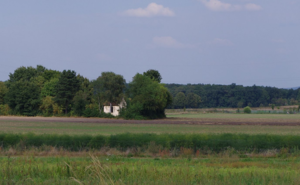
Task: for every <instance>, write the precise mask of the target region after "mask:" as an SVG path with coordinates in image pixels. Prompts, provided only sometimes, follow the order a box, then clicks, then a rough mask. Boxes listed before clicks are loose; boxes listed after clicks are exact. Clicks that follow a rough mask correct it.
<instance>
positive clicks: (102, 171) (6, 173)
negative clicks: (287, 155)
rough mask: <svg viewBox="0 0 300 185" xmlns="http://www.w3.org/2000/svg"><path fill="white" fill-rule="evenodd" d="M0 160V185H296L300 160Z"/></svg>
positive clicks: (299, 178)
mask: <svg viewBox="0 0 300 185" xmlns="http://www.w3.org/2000/svg"><path fill="white" fill-rule="evenodd" d="M0 162H1V166H0V184H174V185H175V184H176V185H177V184H234V185H235V184H300V177H299V173H300V171H299V167H298V165H297V164H295V163H299V161H294V160H293V159H292V158H291V159H287V160H286V159H285V160H284V161H283V160H278V159H273V160H270V161H268V160H261V161H260V160H258V161H245V160H244V161H241V160H235V159H214V158H212V159H205V160H187V159H173V160H170V159H166V160H153V159H136V160H134V159H126V158H116V157H114V158H113V157H110V158H100V159H96V158H94V159H90V158H35V157H29V156H27V157H18V158H0ZM104 166H105V167H104ZM74 178H75V179H76V180H74Z"/></svg>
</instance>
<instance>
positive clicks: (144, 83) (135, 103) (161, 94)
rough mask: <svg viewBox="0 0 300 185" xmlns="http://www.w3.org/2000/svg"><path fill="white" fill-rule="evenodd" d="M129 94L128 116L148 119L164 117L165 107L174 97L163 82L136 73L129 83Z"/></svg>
mask: <svg viewBox="0 0 300 185" xmlns="http://www.w3.org/2000/svg"><path fill="white" fill-rule="evenodd" d="M127 93H128V96H129V97H130V98H131V101H130V102H129V106H128V108H127V111H128V113H127V115H129V114H134V115H130V116H127V117H125V118H129V117H133V118H134V117H136V116H137V115H140V118H141V117H144V118H148V119H156V118H164V117H165V112H164V111H165V108H166V107H167V106H168V105H170V104H171V103H172V98H171V95H170V93H169V92H168V90H167V88H165V87H164V85H163V84H159V83H158V82H157V81H155V80H152V79H151V78H150V77H148V76H145V75H141V74H136V75H135V76H134V77H133V80H132V82H131V83H130V84H129V89H128V92H127Z"/></svg>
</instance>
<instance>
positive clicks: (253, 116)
mask: <svg viewBox="0 0 300 185" xmlns="http://www.w3.org/2000/svg"><path fill="white" fill-rule="evenodd" d="M167 117H169V118H171V117H173V118H197V119H205V118H210V119H229V120H234V119H266V120H277V119H280V120H300V114H230V113H228V114H226V113H207V114H203V113H198V114H196V113H169V114H167Z"/></svg>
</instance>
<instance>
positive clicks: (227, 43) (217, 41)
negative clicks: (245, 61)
mask: <svg viewBox="0 0 300 185" xmlns="http://www.w3.org/2000/svg"><path fill="white" fill-rule="evenodd" d="M209 44H212V45H219V46H231V45H233V43H232V42H231V41H230V40H227V39H220V38H215V39H214V40H212V41H211V42H209Z"/></svg>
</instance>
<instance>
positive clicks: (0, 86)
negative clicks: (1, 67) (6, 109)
mask: <svg viewBox="0 0 300 185" xmlns="http://www.w3.org/2000/svg"><path fill="white" fill-rule="evenodd" d="M7 92H8V89H7V87H6V85H5V84H4V82H1V81H0V105H1V104H4V97H5V95H6V93H7Z"/></svg>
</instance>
